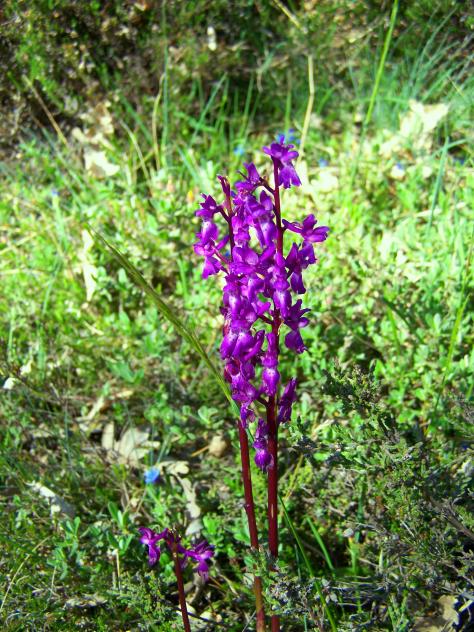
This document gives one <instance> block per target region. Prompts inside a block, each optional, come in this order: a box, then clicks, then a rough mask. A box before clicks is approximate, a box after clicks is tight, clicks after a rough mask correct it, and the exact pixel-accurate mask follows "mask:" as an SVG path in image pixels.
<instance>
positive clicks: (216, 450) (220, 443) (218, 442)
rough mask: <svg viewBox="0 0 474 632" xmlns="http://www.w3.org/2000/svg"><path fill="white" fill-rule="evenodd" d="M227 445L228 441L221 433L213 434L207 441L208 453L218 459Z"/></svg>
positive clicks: (224, 451)
mask: <svg viewBox="0 0 474 632" xmlns="http://www.w3.org/2000/svg"><path fill="white" fill-rule="evenodd" d="M228 447H229V442H228V441H227V439H226V438H225V437H224V436H223V435H221V434H217V435H214V436H213V437H212V439H211V442H210V443H209V448H208V449H209V454H210V455H211V456H215V457H217V458H218V459H219V458H221V457H222V456H223V455H224V454H225V453H226V452H227V449H228Z"/></svg>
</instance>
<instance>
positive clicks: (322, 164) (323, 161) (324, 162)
mask: <svg viewBox="0 0 474 632" xmlns="http://www.w3.org/2000/svg"><path fill="white" fill-rule="evenodd" d="M318 165H319V166H320V167H321V169H324V167H327V166H328V165H329V162H328V161H327V160H326V158H320V159H319V160H318Z"/></svg>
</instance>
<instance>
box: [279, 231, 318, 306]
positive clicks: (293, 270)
mask: <svg viewBox="0 0 474 632" xmlns="http://www.w3.org/2000/svg"><path fill="white" fill-rule="evenodd" d="M285 263H286V267H287V268H288V272H289V275H290V277H289V278H290V284H291V289H292V290H293V292H295V293H296V294H304V293H305V292H306V288H305V286H304V284H303V270H306V268H307V267H308V266H310V265H311V264H313V263H316V257H315V256H314V249H313V246H312V244H310V243H305V244H304V245H303V246H301V247H300V246H298V245H297V244H295V243H294V244H293V245H292V246H291V249H290V252H289V253H288V256H287V257H286V260H285Z"/></svg>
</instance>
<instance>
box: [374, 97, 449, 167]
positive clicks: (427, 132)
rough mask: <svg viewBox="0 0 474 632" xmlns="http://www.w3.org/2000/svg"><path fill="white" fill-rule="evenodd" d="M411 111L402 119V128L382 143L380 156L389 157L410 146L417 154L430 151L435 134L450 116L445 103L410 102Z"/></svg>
mask: <svg viewBox="0 0 474 632" xmlns="http://www.w3.org/2000/svg"><path fill="white" fill-rule="evenodd" d="M409 107H410V109H409V110H408V112H407V113H406V114H404V115H403V116H402V118H401V119H400V128H399V131H398V132H397V133H396V134H393V135H392V136H391V138H389V139H388V140H387V141H385V142H384V143H382V145H381V146H380V154H381V155H382V156H385V157H389V156H391V155H393V154H395V153H397V152H400V151H401V149H402V148H403V147H405V146H406V145H409V146H410V148H411V149H412V150H414V151H415V152H420V151H425V152H427V151H429V150H430V149H431V147H432V144H433V132H434V130H435V129H436V128H437V127H438V125H439V123H440V122H441V121H442V119H443V118H444V117H445V116H446V115H447V114H448V112H449V107H448V106H447V105H446V104H445V103H435V104H431V105H430V104H428V105H425V104H424V103H420V102H419V101H415V100H413V99H412V100H411V101H409Z"/></svg>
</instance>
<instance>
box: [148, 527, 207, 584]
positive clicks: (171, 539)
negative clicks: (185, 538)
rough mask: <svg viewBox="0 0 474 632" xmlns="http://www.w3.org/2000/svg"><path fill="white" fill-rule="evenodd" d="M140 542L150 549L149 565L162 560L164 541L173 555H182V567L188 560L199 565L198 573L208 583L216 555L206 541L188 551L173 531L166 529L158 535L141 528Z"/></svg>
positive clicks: (197, 567)
mask: <svg viewBox="0 0 474 632" xmlns="http://www.w3.org/2000/svg"><path fill="white" fill-rule="evenodd" d="M138 531H139V533H140V535H141V537H140V542H141V543H142V544H144V545H145V546H147V547H148V564H149V565H150V566H154V565H155V564H156V563H157V562H158V561H159V559H160V555H161V549H160V545H159V544H158V543H159V542H160V541H164V543H165V544H166V545H167V547H168V549H169V550H170V552H171V553H175V552H176V553H177V554H179V555H181V556H182V557H181V560H180V566H181V568H184V567H185V566H186V562H187V560H188V559H192V560H194V561H195V562H196V563H197V566H196V571H197V572H198V573H199V575H200V576H201V577H202V578H203V579H204V581H207V580H208V578H209V560H210V559H211V557H213V555H214V547H213V546H212V545H211V544H209V543H208V542H207V541H206V540H202V541H201V542H199V543H198V544H196V545H195V546H192V547H190V548H189V549H186V548H184V547H183V545H182V544H181V537H180V536H179V535H177V534H176V532H175V531H173V530H172V529H164V530H163V531H161V532H159V533H156V532H155V531H153V529H149V528H148V527H139V529H138Z"/></svg>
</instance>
